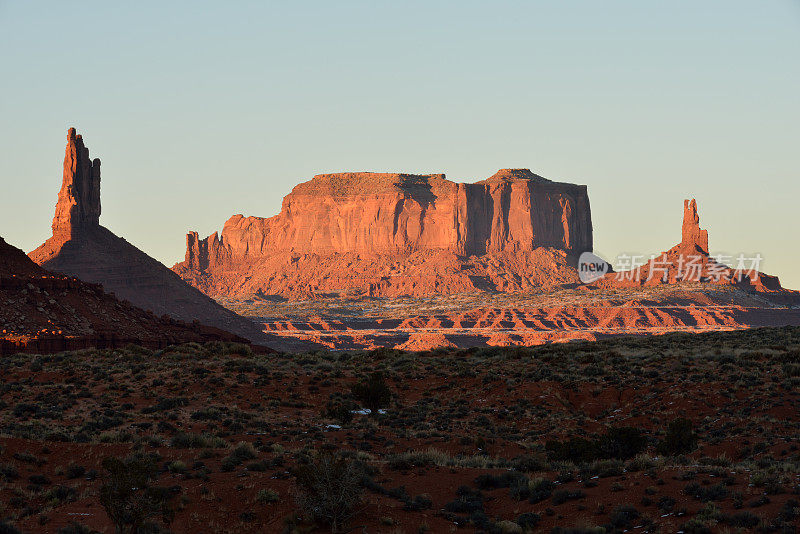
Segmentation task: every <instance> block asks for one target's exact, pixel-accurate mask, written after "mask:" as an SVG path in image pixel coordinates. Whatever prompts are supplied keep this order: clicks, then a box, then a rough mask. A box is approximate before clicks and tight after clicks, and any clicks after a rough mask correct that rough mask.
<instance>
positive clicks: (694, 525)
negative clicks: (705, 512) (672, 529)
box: [681, 518, 711, 534]
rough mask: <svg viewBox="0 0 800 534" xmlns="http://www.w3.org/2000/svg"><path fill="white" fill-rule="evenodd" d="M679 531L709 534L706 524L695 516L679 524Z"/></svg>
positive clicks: (685, 533) (687, 533) (692, 533)
mask: <svg viewBox="0 0 800 534" xmlns="http://www.w3.org/2000/svg"><path fill="white" fill-rule="evenodd" d="M681 531H683V533H684V534H711V529H710V528H708V525H706V524H705V523H704V522H703V521H701V520H699V519H696V518H695V519H690V520H689V521H687V522H686V523H684V524H683V525H682V526H681Z"/></svg>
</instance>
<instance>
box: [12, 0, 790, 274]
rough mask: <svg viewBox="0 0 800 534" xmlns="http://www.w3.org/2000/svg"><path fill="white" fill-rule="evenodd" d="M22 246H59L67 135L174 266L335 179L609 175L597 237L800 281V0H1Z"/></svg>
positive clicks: (599, 190) (118, 213)
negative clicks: (683, 230) (689, 237)
mask: <svg viewBox="0 0 800 534" xmlns="http://www.w3.org/2000/svg"><path fill="white" fill-rule="evenodd" d="M0 49H1V50H2V52H0V67H1V68H2V70H0V118H1V119H2V128H0V146H2V147H3V152H2V157H1V158H0V179H2V188H0V236H2V237H4V238H5V239H6V240H7V241H9V242H10V243H12V244H14V245H16V246H19V247H21V248H23V249H25V250H26V251H30V250H31V249H33V248H35V247H36V246H38V245H39V244H40V243H41V242H42V241H44V240H45V239H46V238H47V237H49V235H50V223H51V220H52V216H53V208H54V205H55V201H56V194H57V192H58V189H59V187H60V184H61V166H62V161H63V153H64V145H65V142H66V132H67V128H68V127H70V126H75V127H76V128H77V129H78V132H79V133H81V134H83V136H84V140H85V142H86V144H87V146H88V147H89V149H90V152H91V155H92V157H99V158H100V159H101V160H102V162H103V166H102V173H103V175H102V203H103V215H102V216H101V223H102V224H103V225H105V226H107V227H108V228H110V229H111V230H112V231H114V232H115V233H117V234H118V235H121V236H123V237H125V238H126V239H127V240H128V241H130V242H132V243H134V244H135V245H137V246H138V247H139V248H141V249H143V250H144V251H146V252H148V253H149V254H151V255H152V256H154V257H156V258H158V259H159V260H161V261H162V262H164V263H165V264H167V265H170V266H171V265H172V264H173V263H174V262H175V261H178V260H181V259H182V258H183V254H184V239H185V237H184V235H185V233H186V231H187V230H190V229H193V230H197V231H199V232H200V233H201V235H204V236H205V235H208V234H209V233H211V232H213V231H214V230H220V229H221V228H222V225H223V224H224V222H225V220H227V219H228V217H230V216H231V215H233V214H235V213H243V214H246V215H259V216H271V215H274V214H276V213H277V212H278V210H279V209H280V203H281V199H282V197H283V196H284V195H285V194H286V193H288V192H289V191H290V190H291V189H292V187H293V186H294V185H296V184H297V183H298V182H301V181H304V180H307V179H309V178H310V177H311V176H313V175H314V174H317V173H321V172H335V171H349V170H373V171H405V172H444V173H446V174H447V176H448V177H449V178H450V179H454V180H458V181H476V180H480V179H483V178H485V177H487V176H489V175H491V174H492V173H493V172H494V171H496V170H497V169H498V168H502V167H528V168H530V169H532V170H533V171H534V172H536V173H538V174H541V175H543V176H545V177H548V178H551V179H555V180H560V181H569V182H575V183H581V184H587V185H588V186H589V197H590V199H591V203H592V217H593V220H594V235H595V245H596V246H595V249H596V251H597V252H598V253H600V254H601V255H603V256H605V257H606V258H607V259H613V258H614V257H615V256H616V255H617V254H619V253H622V252H627V253H648V254H649V253H651V252H655V253H657V252H659V251H661V250H665V249H667V248H669V247H670V246H672V245H673V244H675V243H677V242H678V241H679V240H680V225H681V216H682V200H683V199H684V198H688V197H696V198H697V200H698V205H699V209H700V218H701V225H702V226H703V227H705V228H707V229H708V230H709V240H710V248H711V251H712V252H726V253H739V252H744V253H760V254H761V255H762V256H763V257H764V258H765V261H764V263H763V264H762V270H764V271H766V272H768V273H771V274H776V275H779V276H780V277H781V280H782V282H783V283H784V285H785V286H789V287H793V288H800V269H798V265H800V251H799V250H798V242H799V241H800V239H798V233H799V232H798V224H797V218H798V209H797V205H798V199H800V170H799V169H800V166H799V165H798V163H799V161H798V160H799V159H800V2H799V1H797V0H763V1H754V0H748V1H740V0H719V1H715V0H707V1H702V2H698V1H696V0H691V1H683V0H678V1H672V2H662V1H655V0H653V1H645V0H630V1H626V2H621V1H614V0H611V1H603V2H600V1H597V0H587V1H569V0H567V1H525V2H498V1H494V2H471V1H464V0H458V1H451V2H436V1H431V0H426V1H424V2H384V1H377V0H367V1H364V2H346V1H343V2H329V1H325V2H300V1H297V2H289V1H280V2H278V1H276V2H252V3H245V2H219V1H215V2H197V1H193V2H163V1H161V2H125V3H122V2H24V1H21V0H20V1H13V2H10V1H3V0H0Z"/></svg>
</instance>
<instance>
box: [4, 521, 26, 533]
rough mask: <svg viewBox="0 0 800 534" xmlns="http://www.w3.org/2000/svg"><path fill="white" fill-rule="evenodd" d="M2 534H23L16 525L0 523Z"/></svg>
mask: <svg viewBox="0 0 800 534" xmlns="http://www.w3.org/2000/svg"><path fill="white" fill-rule="evenodd" d="M0 534H22V531H20V530H18V529H17V528H16V527H15V526H14V525H11V524H9V523H6V522H5V521H0Z"/></svg>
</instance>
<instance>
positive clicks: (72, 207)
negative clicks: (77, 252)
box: [53, 128, 100, 240]
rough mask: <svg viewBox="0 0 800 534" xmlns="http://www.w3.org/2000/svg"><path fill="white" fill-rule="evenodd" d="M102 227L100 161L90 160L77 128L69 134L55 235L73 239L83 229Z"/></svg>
mask: <svg viewBox="0 0 800 534" xmlns="http://www.w3.org/2000/svg"><path fill="white" fill-rule="evenodd" d="M99 224H100V160H99V159H95V160H94V161H92V160H91V159H90V158H89V149H88V148H86V146H84V144H83V138H82V137H81V136H80V135H76V132H75V128H70V129H69V131H68V132H67V148H66V151H65V153H64V179H63V181H62V183H61V190H60V191H59V192H58V202H57V203H56V213H55V216H54V217H53V235H54V236H56V235H58V236H60V237H62V238H65V239H67V240H68V239H72V238H75V237H78V236H79V235H80V232H81V229H82V228H86V227H94V226H98V225H99Z"/></svg>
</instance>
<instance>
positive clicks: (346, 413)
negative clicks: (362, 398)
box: [323, 400, 353, 425]
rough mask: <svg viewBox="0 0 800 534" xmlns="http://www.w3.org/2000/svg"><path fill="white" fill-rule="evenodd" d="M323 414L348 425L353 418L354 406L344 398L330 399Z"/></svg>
mask: <svg viewBox="0 0 800 534" xmlns="http://www.w3.org/2000/svg"><path fill="white" fill-rule="evenodd" d="M323 416H325V417H327V418H328V419H333V420H335V421H339V422H340V423H342V424H345V425H346V424H347V423H349V422H351V421H352V420H353V406H352V405H351V404H350V403H348V402H346V401H343V400H330V401H328V403H327V405H326V406H325V411H324V412H323Z"/></svg>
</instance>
